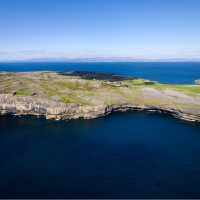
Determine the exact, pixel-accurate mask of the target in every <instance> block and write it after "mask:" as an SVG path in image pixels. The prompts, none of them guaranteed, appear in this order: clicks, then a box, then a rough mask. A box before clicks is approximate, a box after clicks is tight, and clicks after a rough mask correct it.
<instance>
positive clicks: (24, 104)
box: [0, 94, 200, 122]
mask: <svg viewBox="0 0 200 200" xmlns="http://www.w3.org/2000/svg"><path fill="white" fill-rule="evenodd" d="M128 110H133V111H149V112H160V113H166V114H169V115H172V116H173V117H175V118H179V119H183V120H186V121H195V122H200V114H197V113H193V112H184V111H182V110H178V109H173V108H167V107H161V106H145V105H134V104H118V105H117V104H115V105H109V106H106V105H98V106H86V105H85V106H81V105H77V104H67V105H66V104H64V103H58V102H54V101H48V100H44V99H37V98H32V97H14V96H12V95H6V94H1V95H0V114H2V115H5V114H11V115H36V116H44V117H46V119H53V120H61V119H62V120H65V119H77V118H83V119H93V118H97V117H101V116H105V115H108V114H110V113H112V112H125V111H128Z"/></svg>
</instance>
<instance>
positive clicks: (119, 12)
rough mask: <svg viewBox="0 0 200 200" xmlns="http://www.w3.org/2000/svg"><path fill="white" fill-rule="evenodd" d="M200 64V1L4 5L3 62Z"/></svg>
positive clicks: (27, 0)
mask: <svg viewBox="0 0 200 200" xmlns="http://www.w3.org/2000/svg"><path fill="white" fill-rule="evenodd" d="M68 57H69V58H73V57H131V58H136V59H146V58H149V59H160V58H161V59H162V58H186V59H200V1H199V0H0V60H9V59H31V58H68Z"/></svg>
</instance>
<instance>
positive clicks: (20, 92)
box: [16, 88, 32, 96]
mask: <svg viewBox="0 0 200 200" xmlns="http://www.w3.org/2000/svg"><path fill="white" fill-rule="evenodd" d="M31 95H32V92H31V91H29V90H28V89H25V88H23V89H19V90H17V91H16V96H31Z"/></svg>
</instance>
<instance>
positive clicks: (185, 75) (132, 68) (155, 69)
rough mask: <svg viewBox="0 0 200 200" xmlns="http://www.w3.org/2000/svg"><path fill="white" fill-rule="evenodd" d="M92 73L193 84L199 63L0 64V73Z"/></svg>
mask: <svg viewBox="0 0 200 200" xmlns="http://www.w3.org/2000/svg"><path fill="white" fill-rule="evenodd" d="M77 70H78V71H94V72H108V73H115V74H117V75H128V76H134V77H139V78H145V79H150V80H155V81H160V82H161V83H180V84H184V83H193V82H194V80H195V79H199V78H200V62H199V63H197V62H193V63H192V62H187V63H184V62H180V63H178V62H174V63H158V62H157V63H148V62H142V63H113V62H110V63H96V62H94V63H64V62H54V63H53V62H51V63H48V62H41V63H34V62H32V63H0V71H15V72H19V71H77Z"/></svg>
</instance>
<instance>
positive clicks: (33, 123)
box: [0, 63, 200, 198]
mask: <svg viewBox="0 0 200 200" xmlns="http://www.w3.org/2000/svg"><path fill="white" fill-rule="evenodd" d="M37 70H45V71H52V70H53V71H72V70H79V71H96V72H110V73H116V74H121V75H131V76H135V77H142V78H147V79H150V80H156V81H160V82H163V83H179V84H186V83H193V81H194V80H195V79H198V78H200V63H1V64H0V71H37ZM163 197H164V198H200V125H199V124H194V123H188V122H183V121H180V120H177V119H173V118H172V117H170V116H167V115H163V114H156V113H146V112H127V113H114V114H112V115H109V116H106V117H102V118H98V119H93V120H72V121H50V120H45V119H43V118H36V117H31V116H26V117H9V116H1V117H0V198H163Z"/></svg>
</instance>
